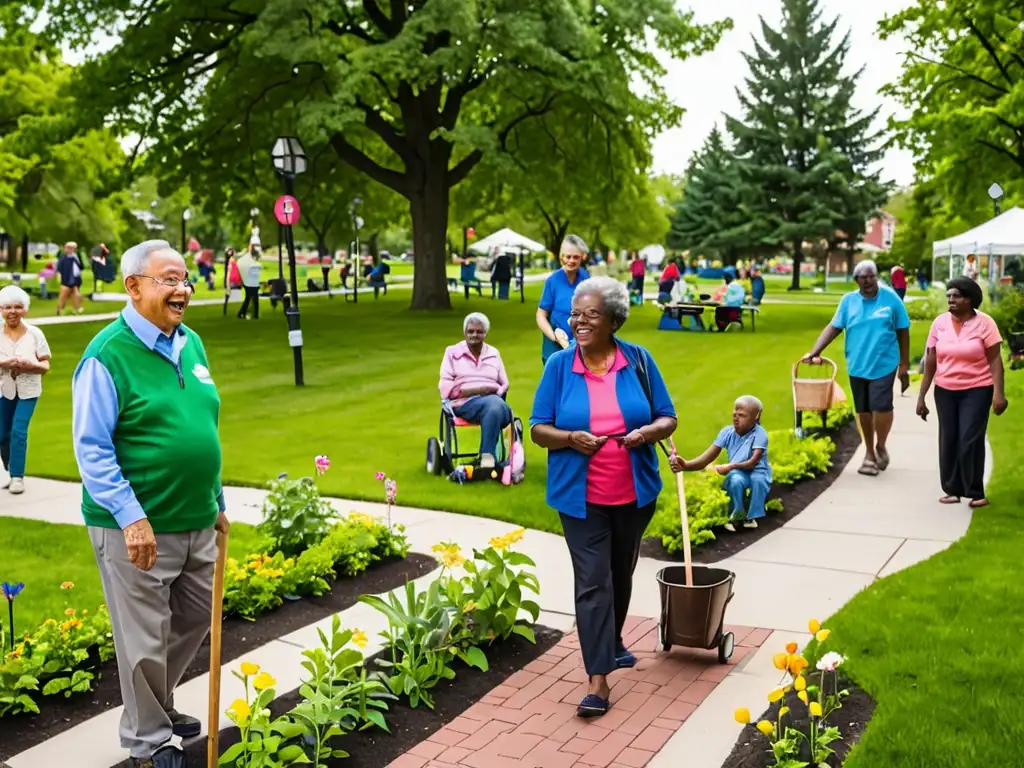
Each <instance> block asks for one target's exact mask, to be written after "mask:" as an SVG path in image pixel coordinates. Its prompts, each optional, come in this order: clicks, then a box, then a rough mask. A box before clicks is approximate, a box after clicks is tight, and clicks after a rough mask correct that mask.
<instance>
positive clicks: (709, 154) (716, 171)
mask: <svg viewBox="0 0 1024 768" xmlns="http://www.w3.org/2000/svg"><path fill="white" fill-rule="evenodd" d="M684 186H685V192H684V194H683V199H682V200H680V201H679V203H678V204H677V205H676V210H675V215H674V216H673V217H672V226H671V228H670V230H669V233H668V237H667V238H666V240H667V243H668V247H669V248H671V249H673V250H688V251H690V252H691V254H692V255H698V254H702V255H709V256H717V257H719V258H721V259H722V260H723V261H724V262H725V263H727V264H732V263H734V262H735V261H736V258H737V257H738V255H739V249H738V248H736V247H735V246H734V242H735V239H734V238H732V239H730V238H726V237H724V235H726V233H730V232H733V231H735V229H736V228H738V227H741V226H742V225H743V223H744V219H742V218H741V216H742V213H741V211H740V207H739V206H740V201H741V184H740V179H739V176H738V172H737V168H736V163H735V160H734V159H733V156H732V152H731V151H730V149H729V147H727V146H726V144H725V141H724V140H723V139H722V133H721V131H719V129H718V127H717V126H715V128H714V129H713V130H712V131H711V134H710V135H709V136H708V138H707V139H706V140H705V141H704V146H703V147H701V149H700V151H699V152H698V153H697V154H696V155H694V157H693V159H692V160H691V161H690V165H689V167H688V168H687V170H686V175H685V178H684Z"/></svg>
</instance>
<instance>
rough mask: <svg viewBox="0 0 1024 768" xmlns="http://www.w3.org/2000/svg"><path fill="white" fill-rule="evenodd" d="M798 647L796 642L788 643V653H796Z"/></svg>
mask: <svg viewBox="0 0 1024 768" xmlns="http://www.w3.org/2000/svg"><path fill="white" fill-rule="evenodd" d="M796 648H797V645H796V643H786V653H788V654H789V655H790V656H792V655H793V654H794V653H796Z"/></svg>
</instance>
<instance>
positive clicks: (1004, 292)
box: [982, 285, 1024, 346]
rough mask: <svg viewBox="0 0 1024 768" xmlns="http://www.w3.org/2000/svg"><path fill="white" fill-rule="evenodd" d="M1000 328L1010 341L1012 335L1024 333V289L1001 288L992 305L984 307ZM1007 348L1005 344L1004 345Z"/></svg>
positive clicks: (1007, 286)
mask: <svg viewBox="0 0 1024 768" xmlns="http://www.w3.org/2000/svg"><path fill="white" fill-rule="evenodd" d="M982 309H983V310H985V311H987V312H988V313H989V314H990V315H991V316H992V319H993V320H995V322H996V325H997V326H998V327H999V333H1000V335H1002V337H1003V338H1004V339H1006V340H1009V338H1010V334H1011V333H1014V332H1016V333H1024V287H1022V286H1017V285H1003V286H1000V287H999V288H998V289H997V291H996V295H995V297H994V301H993V302H992V304H991V305H988V304H986V305H985V306H983V307H982ZM1004 346H1005V344H1004Z"/></svg>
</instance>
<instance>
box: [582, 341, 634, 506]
mask: <svg viewBox="0 0 1024 768" xmlns="http://www.w3.org/2000/svg"><path fill="white" fill-rule="evenodd" d="M626 365H627V362H626V357H625V355H623V354H622V350H620V349H616V352H615V361H614V362H613V363H612V367H611V368H609V369H608V372H607V373H606V374H605V375H604V376H597V375H595V374H593V373H591V372H590V371H589V370H587V368H586V366H584V365H583V361H582V360H581V359H580V356H579V355H576V357H575V360H573V364H572V371H573V373H582V374H583V378H584V380H585V381H586V382H587V394H588V395H589V396H590V433H591V434H593V435H596V436H597V437H601V436H602V435H623V434H625V432H626V421H625V419H624V418H623V417H622V409H621V408H619V399H618V397H616V395H615V380H616V378H617V374H618V372H619V371H621V370H622V369H623V368H625V367H626ZM587 501H588V502H589V503H591V504H607V505H609V506H614V505H619V504H629V503H630V502H633V501H636V484H635V483H634V482H633V460H632V459H631V458H630V456H629V449H627V448H625V447H623V445H622V444H621V443H620V442H619V441H618V440H614V439H610V440H608V441H607V442H606V443H605V444H604V445H602V446H601V447H600V449H598V451H597V453H595V454H594V455H593V456H591V457H590V463H589V465H588V466H587Z"/></svg>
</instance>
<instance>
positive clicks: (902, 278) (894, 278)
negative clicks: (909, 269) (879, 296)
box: [889, 267, 907, 288]
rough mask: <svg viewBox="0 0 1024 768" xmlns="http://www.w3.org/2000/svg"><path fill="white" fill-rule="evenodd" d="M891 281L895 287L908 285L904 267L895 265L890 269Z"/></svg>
mask: <svg viewBox="0 0 1024 768" xmlns="http://www.w3.org/2000/svg"><path fill="white" fill-rule="evenodd" d="M889 282H891V283H892V287H893V288H906V287H907V276H906V274H905V273H904V272H903V268H902V267H893V268H892V269H891V270H890V271H889Z"/></svg>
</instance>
